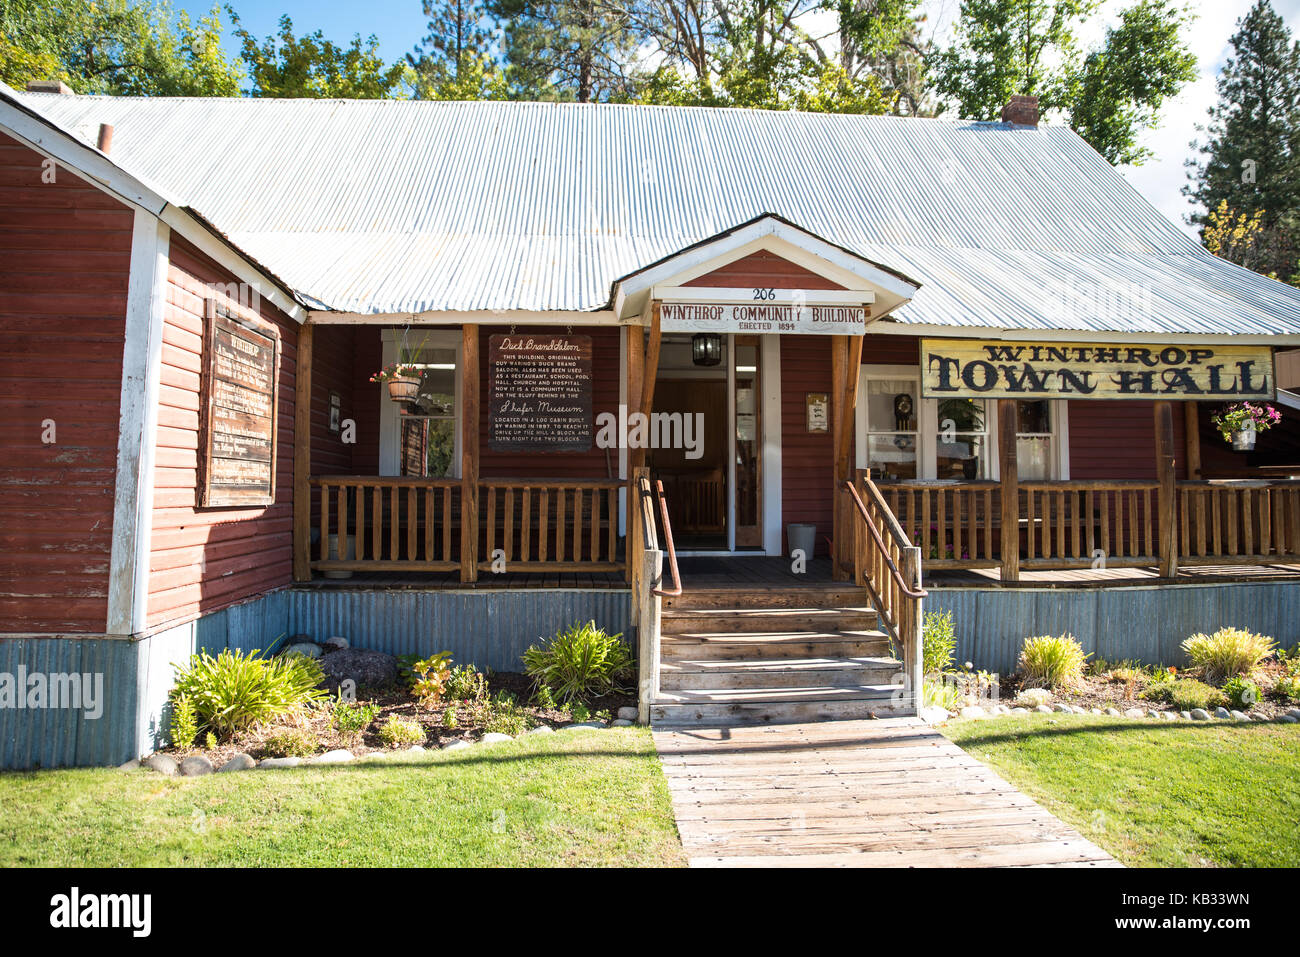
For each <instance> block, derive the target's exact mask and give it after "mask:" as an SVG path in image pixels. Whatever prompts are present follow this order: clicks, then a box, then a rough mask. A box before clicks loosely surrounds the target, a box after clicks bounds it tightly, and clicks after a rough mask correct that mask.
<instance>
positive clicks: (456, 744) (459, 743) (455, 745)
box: [442, 738, 470, 751]
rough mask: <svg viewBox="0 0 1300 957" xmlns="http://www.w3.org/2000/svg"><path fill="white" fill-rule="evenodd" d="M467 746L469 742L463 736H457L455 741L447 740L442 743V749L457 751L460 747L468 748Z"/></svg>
mask: <svg viewBox="0 0 1300 957" xmlns="http://www.w3.org/2000/svg"><path fill="white" fill-rule="evenodd" d="M469 746H470V744H469V742H468V741H466V740H465V739H464V738H457V739H456V740H455V741H448V742H447V743H446V744H444V745H443V746H442V750H444V751H458V750H460V749H461V748H468V747H469Z"/></svg>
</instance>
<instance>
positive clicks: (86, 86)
mask: <svg viewBox="0 0 1300 957" xmlns="http://www.w3.org/2000/svg"><path fill="white" fill-rule="evenodd" d="M222 29H223V27H222V22H221V14H220V8H219V7H216V6H214V7H213V8H212V11H211V12H210V13H209V14H208V15H207V16H204V17H200V18H198V19H197V20H193V19H191V17H190V16H189V14H188V13H186V12H184V11H181V13H179V14H173V12H172V9H171V7H170V5H169V4H168V3H166V2H165V0H159V2H132V0H60V2H58V3H51V2H42V0H5V2H4V3H3V4H0V79H3V80H4V82H5V83H8V84H10V85H11V86H15V87H19V88H21V87H23V86H25V85H26V84H27V82H28V81H29V80H47V79H54V80H62V81H63V82H65V83H67V84H68V85H69V86H70V87H72V88H73V89H74V90H76V91H77V92H78V93H103V94H116V95H125V96H237V95H238V94H239V84H240V80H241V76H242V74H241V72H240V69H239V65H238V63H231V62H230V61H229V60H227V58H226V55H225V53H224V51H223V49H222V44H221V39H222Z"/></svg>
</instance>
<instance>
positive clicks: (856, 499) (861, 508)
mask: <svg viewBox="0 0 1300 957" xmlns="http://www.w3.org/2000/svg"><path fill="white" fill-rule="evenodd" d="M844 487H845V488H846V489H848V491H849V494H850V495H852V496H853V504H855V505H856V506H857V507H858V514H859V515H861V516H862V520H863V521H864V522H866V523H867V531H869V532H870V533H871V537H872V539H873V540H874V541H875V543H876V548H877V549H879V550H880V554H881V557H883V558H884V559H885V565H886V567H887V568H888V569H889V574H890V576H891V577H893V579H894V584H895V585H897V586H898V590H899V591H900V592H902V593H903V595H904V596H905V597H907V598H925V597H926V596H927V595H929V594H930V593H929V592H928V591H926V590H925V589H924V588H917V589H915V590H914V589H912V587H911V586H910V585H908V584H907V583H906V582H905V581H903V573H902V572H900V571H899V570H898V566H897V565H896V564H894V559H893V556H891V555H890V554H889V549H888V548H887V547H886V545H885V540H884V538H882V537H881V535H880V529H878V528H876V523H875V522H874V521H873V520H872V518H871V515H870V514H868V512H867V506H866V505H864V504H863V503H862V496H860V495H859V494H858V490H857V489H856V488H854V487H853V483H852V482H849V481H845V483H844Z"/></svg>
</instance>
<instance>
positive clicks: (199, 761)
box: [181, 754, 214, 778]
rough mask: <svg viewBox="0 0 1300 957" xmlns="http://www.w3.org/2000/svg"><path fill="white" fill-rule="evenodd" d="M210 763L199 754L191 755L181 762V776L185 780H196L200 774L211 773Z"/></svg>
mask: <svg viewBox="0 0 1300 957" xmlns="http://www.w3.org/2000/svg"><path fill="white" fill-rule="evenodd" d="M213 770H214V769H213V767H212V762H211V761H209V760H208V759H207V758H205V757H204V756H203V755H201V754H192V755H190V756H189V757H188V758H186V759H185V760H184V761H182V762H181V774H183V775H185V776H186V777H187V778H196V777H198V776H199V775H200V774H211V773H212V772H213Z"/></svg>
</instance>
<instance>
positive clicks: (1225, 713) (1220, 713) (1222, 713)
mask: <svg viewBox="0 0 1300 957" xmlns="http://www.w3.org/2000/svg"><path fill="white" fill-rule="evenodd" d="M1214 716H1215V717H1216V718H1220V719H1224V718H1231V717H1232V712H1231V711H1229V710H1228V709H1227V708H1215V709H1214Z"/></svg>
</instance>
